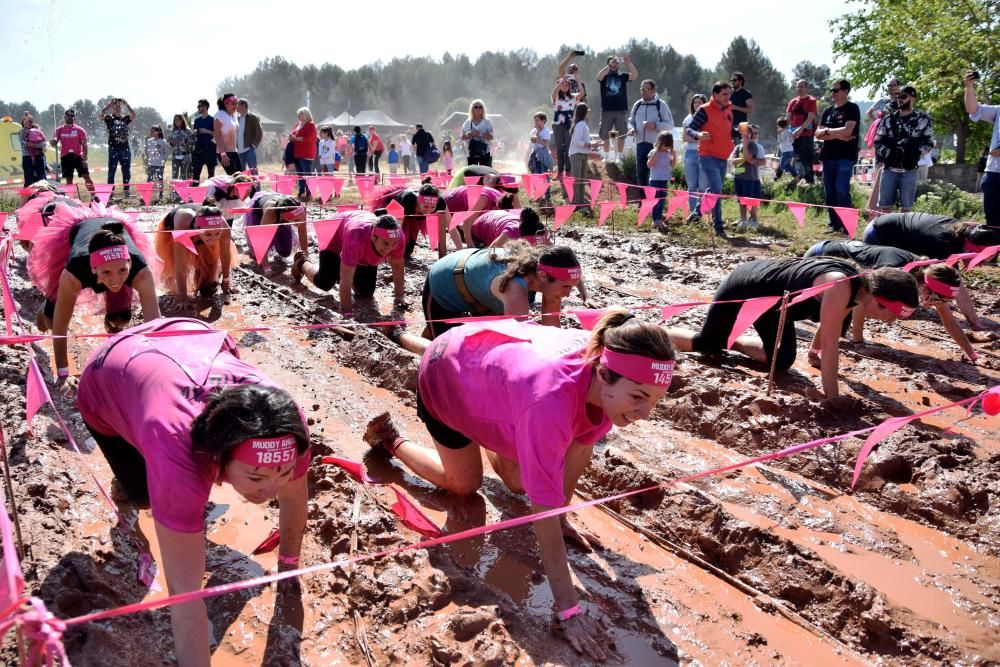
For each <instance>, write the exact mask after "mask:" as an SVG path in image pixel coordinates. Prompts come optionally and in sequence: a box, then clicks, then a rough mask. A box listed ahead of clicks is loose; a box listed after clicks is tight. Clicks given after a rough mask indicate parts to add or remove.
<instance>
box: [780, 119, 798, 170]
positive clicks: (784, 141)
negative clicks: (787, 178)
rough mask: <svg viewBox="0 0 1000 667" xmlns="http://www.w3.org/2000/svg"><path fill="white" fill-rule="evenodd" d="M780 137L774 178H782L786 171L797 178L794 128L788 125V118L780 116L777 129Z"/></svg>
mask: <svg viewBox="0 0 1000 667" xmlns="http://www.w3.org/2000/svg"><path fill="white" fill-rule="evenodd" d="M776 134H777V137H778V169H777V171H775V172H774V180H778V179H779V178H781V175H782V174H783V173H785V172H786V171H787V172H788V173H789V174H791V175H792V178H793V179H794V178H796V176H797V174H796V172H795V139H794V138H793V137H792V129H791V128H790V127H788V119H787V118H779V119H778V126H777V130H776Z"/></svg>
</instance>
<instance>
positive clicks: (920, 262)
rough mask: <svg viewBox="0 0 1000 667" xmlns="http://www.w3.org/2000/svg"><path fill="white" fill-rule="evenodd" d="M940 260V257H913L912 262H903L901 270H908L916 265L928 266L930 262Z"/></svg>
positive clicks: (935, 262)
mask: <svg viewBox="0 0 1000 667" xmlns="http://www.w3.org/2000/svg"><path fill="white" fill-rule="evenodd" d="M940 261H941V260H940V259H915V260H913V261H912V262H909V263H908V264H904V265H903V268H902V270H903V271H906V272H909V271H910V270H912V269H915V268H917V267H918V266H930V265H931V264H937V263H938V262H940Z"/></svg>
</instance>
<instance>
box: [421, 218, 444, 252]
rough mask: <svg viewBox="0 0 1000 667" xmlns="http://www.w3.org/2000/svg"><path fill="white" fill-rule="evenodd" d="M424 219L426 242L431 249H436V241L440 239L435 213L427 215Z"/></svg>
mask: <svg viewBox="0 0 1000 667" xmlns="http://www.w3.org/2000/svg"><path fill="white" fill-rule="evenodd" d="M424 219H425V220H426V221H427V244H428V245H430V247H431V250H436V249H437V247H438V241H440V240H441V230H440V229H438V217H437V216H436V215H428V216H426V217H425V218H424Z"/></svg>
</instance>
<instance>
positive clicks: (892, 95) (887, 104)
mask: <svg viewBox="0 0 1000 667" xmlns="http://www.w3.org/2000/svg"><path fill="white" fill-rule="evenodd" d="M885 88H886V96H885V97H883V98H880V99H879V100H877V101H876V102H875V104H873V105H871V106H870V107H868V111H867V112H866V113H865V115H866V116H867V117H868V120H869V121H875V119H876V118H879V117H880V116H882V114H884V113H885V112H886V111H887V110H889V109H891V107H892V106H893V104H894V103H895V101H896V96H897V95H899V79H897V78H896V77H892V78H891V79H889V81H887V82H886V84H885Z"/></svg>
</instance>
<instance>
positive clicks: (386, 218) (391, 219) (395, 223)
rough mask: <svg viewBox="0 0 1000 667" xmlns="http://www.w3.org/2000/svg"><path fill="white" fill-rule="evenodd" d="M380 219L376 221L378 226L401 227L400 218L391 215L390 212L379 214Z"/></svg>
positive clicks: (387, 227)
mask: <svg viewBox="0 0 1000 667" xmlns="http://www.w3.org/2000/svg"><path fill="white" fill-rule="evenodd" d="M376 215H377V216H378V221H377V222H376V223H375V226H376V227H381V228H382V229H401V227H400V224H399V220H396V218H395V216H392V215H389V214H388V213H385V212H383V213H381V214H378V213H376Z"/></svg>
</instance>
